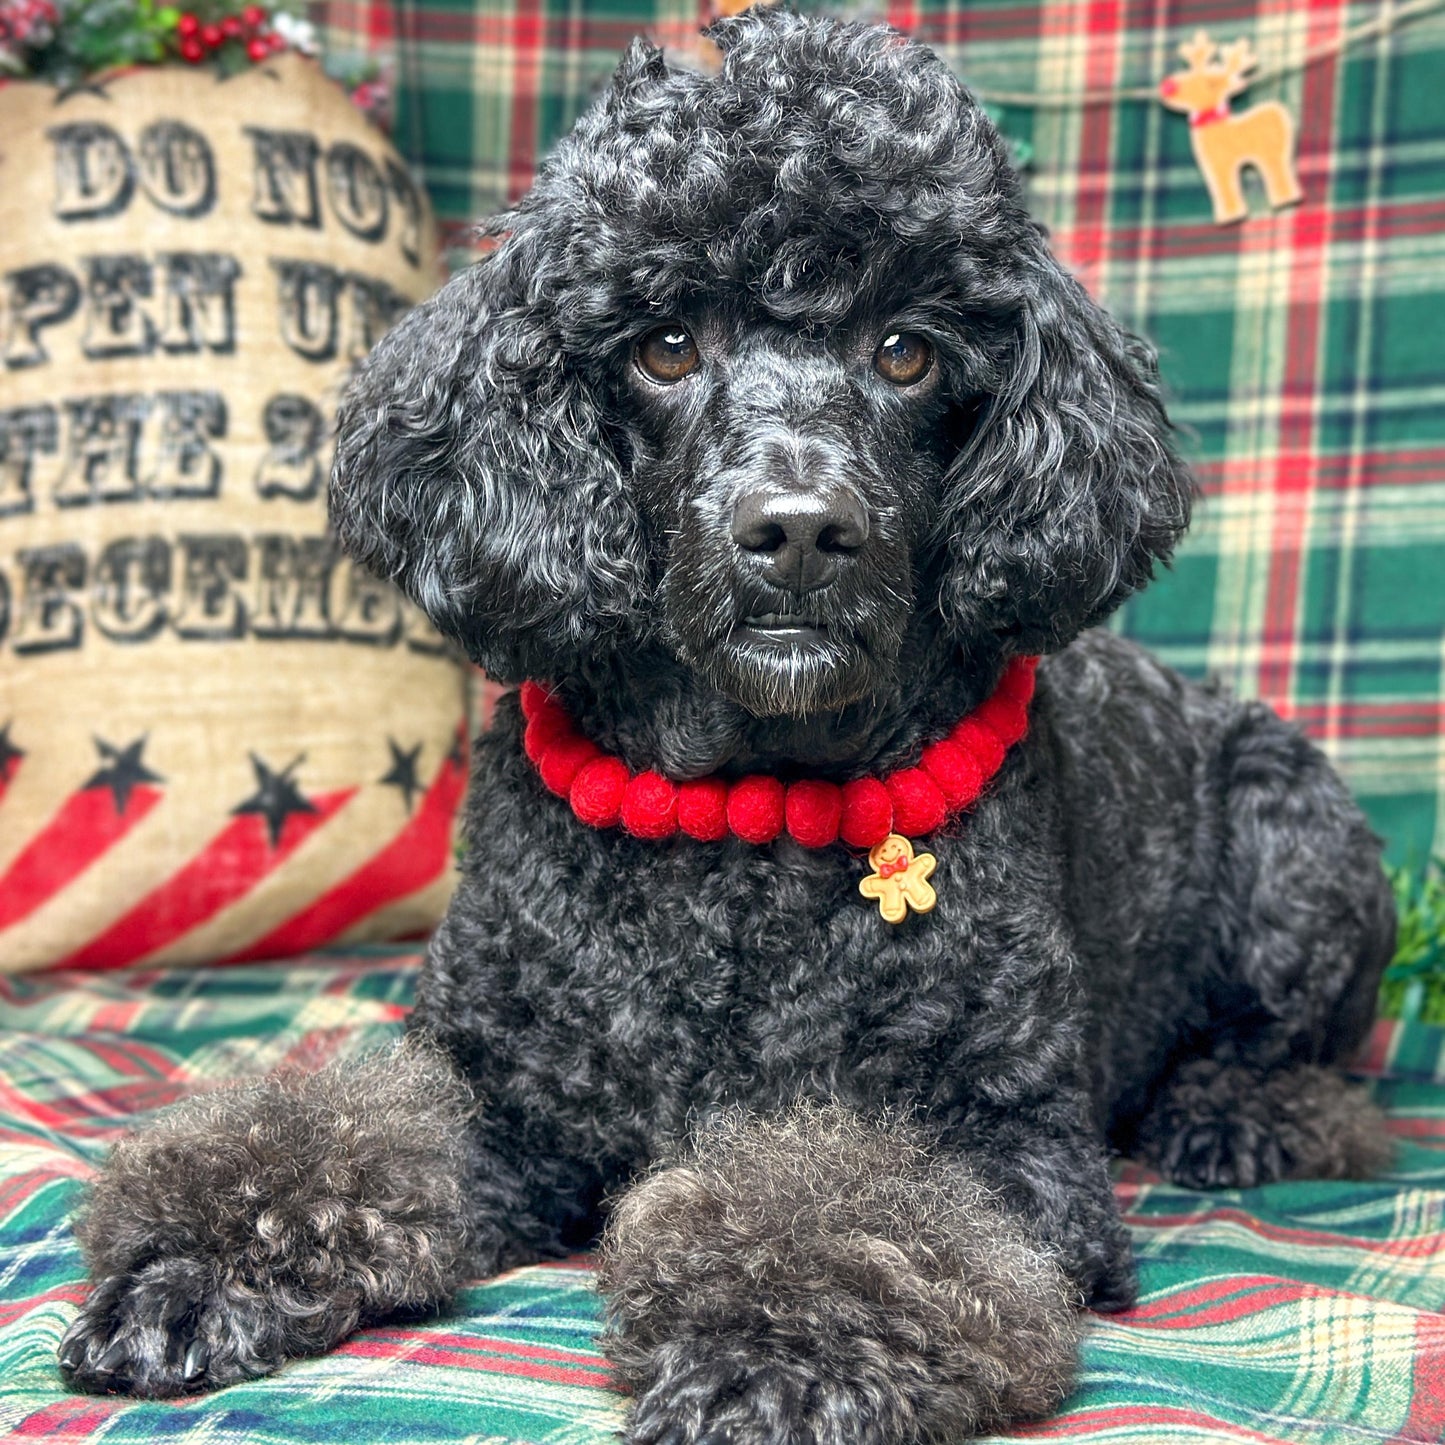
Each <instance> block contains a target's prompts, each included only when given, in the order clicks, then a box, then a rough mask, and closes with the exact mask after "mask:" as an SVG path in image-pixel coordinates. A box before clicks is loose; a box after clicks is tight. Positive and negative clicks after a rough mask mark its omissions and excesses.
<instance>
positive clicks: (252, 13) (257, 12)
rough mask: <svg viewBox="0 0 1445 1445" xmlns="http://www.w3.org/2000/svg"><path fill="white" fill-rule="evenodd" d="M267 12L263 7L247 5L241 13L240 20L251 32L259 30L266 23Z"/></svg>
mask: <svg viewBox="0 0 1445 1445" xmlns="http://www.w3.org/2000/svg"><path fill="white" fill-rule="evenodd" d="M266 15H267V10H266V7H265V6H264V5H248V6H246V8H245V9H244V10H243V11H241V19H242V20H244V21H245V22H246V24H247V25H249V26H250V27H251V29H252V30H259V29H260V28H261V26H263V25H264V24H265V23H266Z"/></svg>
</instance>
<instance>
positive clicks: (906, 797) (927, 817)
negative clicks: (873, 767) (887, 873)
mask: <svg viewBox="0 0 1445 1445" xmlns="http://www.w3.org/2000/svg"><path fill="white" fill-rule="evenodd" d="M884 786H885V787H886V788H887V789H888V796H889V797H890V798H892V799H893V826H894V828H895V829H896V830H897V831H898V832H900V833H902V834H903V836H904V837H905V838H917V837H918V836H919V835H920V834H922V833H931V832H933V830H934V829H935V828H941V827H943V825H944V823H945V822H946V821H947V819H948V804H947V803H946V802H944V800H943V794H942V793H941V792H939V790H938V785H937V784H936V783H935V782H934V781H933V779H932V778H930V777H929V776H928V774H927V773H925V772H924V771H923V769H922V768H902V769H900V770H899V771H898V772H896V773H894V774H893V776H892V777H891V778H889V779H888V781H887V783H886V784H884Z"/></svg>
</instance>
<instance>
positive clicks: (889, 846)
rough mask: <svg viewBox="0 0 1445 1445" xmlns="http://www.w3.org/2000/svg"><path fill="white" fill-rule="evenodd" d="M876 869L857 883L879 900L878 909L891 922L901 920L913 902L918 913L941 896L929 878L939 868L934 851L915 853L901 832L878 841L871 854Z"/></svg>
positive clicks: (865, 892) (870, 857) (861, 890)
mask: <svg viewBox="0 0 1445 1445" xmlns="http://www.w3.org/2000/svg"><path fill="white" fill-rule="evenodd" d="M868 863H869V865H870V866H871V867H872V869H873V871H872V872H871V873H870V874H869V875H868V876H867V877H866V878H864V879H862V880H861V881H860V882H859V884H858V891H859V892H860V893H861V894H862V895H863V896H864V897H865V898H876V899H877V900H878V911H879V912H880V913H881V914H882V915H883V917H884V918H886V919H887V920H888V922H889V923H902V922H903V920H904V919H905V918H907V917H908V909H909V906H910V905H911V906H912V908H913V911H914V912H915V913H927V912H928V910H929V909H930V908H932V907H933V905H934V904H935V903H937V902H938V895H937V894H936V893H935V892H934V891H933V886H932V884H930V883H929V881H928V879H929V877H930V875H931V874H932V873H933V870H934V869H935V868H937V867H938V859H937V858H935V857H934V856H933V854H932V853H920V854H919V855H918V856H917V857H916V858H915V857H914V856H913V844H912V843H910V842H909V841H908V839H907V838H905V837H904V836H903V835H902V834H901V833H890V834H889V835H888V836H887V837H886V838H885V839H884V840H883V841H882V842H881V843H875V844H874V845H873V847H872V849H871V850H870V852H869V854H868Z"/></svg>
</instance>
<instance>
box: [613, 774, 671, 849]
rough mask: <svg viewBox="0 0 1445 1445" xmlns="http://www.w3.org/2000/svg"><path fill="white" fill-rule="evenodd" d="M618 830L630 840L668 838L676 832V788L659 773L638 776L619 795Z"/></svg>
mask: <svg viewBox="0 0 1445 1445" xmlns="http://www.w3.org/2000/svg"><path fill="white" fill-rule="evenodd" d="M622 826H623V827H624V828H626V829H627V831H628V832H629V833H631V834H632V836H633V837H634V838H670V837H671V836H672V835H673V834H674V833H675V832H677V785H676V784H675V783H670V782H669V781H668V780H667V779H666V778H664V777H663V776H662V775H661V774H660V773H652V772H647V773H638V775H637V776H636V777H635V778H633V779H632V780H631V781H630V782H629V783H628V784H627V791H626V792H625V793H623V795H622Z"/></svg>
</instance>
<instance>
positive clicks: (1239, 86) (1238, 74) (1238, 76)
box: [1221, 40, 1259, 95]
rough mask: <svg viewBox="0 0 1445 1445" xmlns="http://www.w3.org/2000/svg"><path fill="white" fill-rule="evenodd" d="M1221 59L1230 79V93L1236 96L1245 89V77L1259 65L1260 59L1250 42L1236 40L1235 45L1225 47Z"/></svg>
mask: <svg viewBox="0 0 1445 1445" xmlns="http://www.w3.org/2000/svg"><path fill="white" fill-rule="evenodd" d="M1221 59H1222V60H1223V62H1224V73H1225V75H1227V76H1228V77H1229V93H1230V94H1231V95H1236V94H1238V93H1239V92H1240V91H1241V90H1243V89H1244V87H1245V83H1246V82H1245V79H1244V77H1245V76H1246V75H1247V74H1248V73H1249V72H1250V71H1251V70H1253V69H1254V67H1255V66H1256V65H1257V64H1258V63H1259V61H1258V57H1256V55H1255V53H1254V50H1253V49H1252V48H1251V46H1250V43H1249V41H1248V40H1236V41H1235V42H1234V44H1233V45H1226V46H1225V48H1224V54H1223V56H1222V57H1221Z"/></svg>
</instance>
